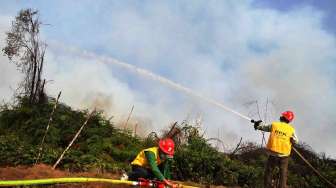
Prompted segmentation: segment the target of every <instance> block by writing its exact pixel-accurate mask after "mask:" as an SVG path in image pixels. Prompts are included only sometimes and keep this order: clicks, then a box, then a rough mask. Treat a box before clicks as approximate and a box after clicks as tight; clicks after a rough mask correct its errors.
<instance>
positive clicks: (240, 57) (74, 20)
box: [0, 0, 336, 156]
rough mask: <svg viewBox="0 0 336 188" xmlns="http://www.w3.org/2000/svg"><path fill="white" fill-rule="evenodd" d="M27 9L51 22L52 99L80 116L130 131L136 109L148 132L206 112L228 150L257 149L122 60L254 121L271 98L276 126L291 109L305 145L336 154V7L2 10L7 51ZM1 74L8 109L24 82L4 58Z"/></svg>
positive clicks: (213, 112) (196, 103) (167, 4)
mask: <svg viewBox="0 0 336 188" xmlns="http://www.w3.org/2000/svg"><path fill="white" fill-rule="evenodd" d="M28 7H29V8H35V9H38V10H39V11H40V18H41V20H42V22H44V23H45V24H47V25H45V26H43V27H42V38H43V40H45V41H46V42H47V43H48V49H47V64H46V68H45V76H46V77H47V79H48V80H52V81H51V82H50V84H49V85H48V86H47V91H48V93H49V94H50V95H57V92H58V91H59V90H62V91H63V95H62V100H63V102H66V103H68V104H70V105H72V106H73V107H76V108H92V107H95V106H98V107H99V108H101V109H104V110H105V111H106V113H107V115H108V116H110V115H115V121H116V122H122V121H123V120H124V119H125V118H126V117H125V116H126V115H127V114H128V111H129V110H130V108H131V106H132V105H135V111H134V118H133V119H132V122H133V123H135V122H136V121H139V122H142V123H143V126H144V127H145V129H144V134H145V133H146V132H148V131H150V130H160V129H161V128H162V127H164V126H165V125H167V124H169V123H170V122H173V121H175V120H178V121H181V120H183V119H186V118H188V117H189V118H195V116H198V114H201V115H202V116H203V119H204V129H205V130H207V134H208V136H209V137H211V136H217V132H218V130H221V131H220V138H221V139H223V140H224V141H225V143H227V145H228V148H230V146H232V145H235V144H236V142H237V141H239V139H240V136H243V137H244V139H245V140H254V141H259V140H260V139H259V137H260V134H258V133H256V132H255V131H253V130H252V129H251V130H250V129H248V128H247V127H246V126H247V125H248V122H246V121H245V120H242V119H240V118H239V117H237V116H235V115H234V114H230V113H228V112H225V111H222V109H218V108H217V107H214V106H212V105H210V104H207V103H206V102H202V100H199V99H197V98H193V97H191V96H188V95H185V94H183V93H181V92H178V91H175V90H174V89H171V88H169V87H167V86H165V85H164V84H162V83H160V82H157V81H153V80H152V79H150V78H149V77H148V76H144V75H138V74H134V72H132V71H129V70H127V69H124V68H121V67H120V66H116V64H115V63H114V64H113V61H114V60H118V61H121V62H124V63H126V64H131V65H134V66H137V67H140V68H143V69H146V70H148V71H151V72H153V73H155V74H158V75H161V76H164V77H166V78H168V79H170V80H173V81H175V82H177V83H180V84H182V85H184V86H186V87H189V88H191V89H193V90H194V91H195V92H197V93H200V94H202V95H204V96H207V97H210V98H213V99H215V100H217V101H218V102H220V103H223V104H225V105H227V106H229V107H231V108H233V109H235V110H237V111H239V112H242V113H243V114H246V115H248V116H250V117H252V118H258V115H257V113H256V106H255V105H246V104H252V103H251V101H256V100H257V101H258V102H259V103H260V104H259V105H260V106H261V107H264V108H261V110H264V111H265V105H266V103H267V100H269V101H271V104H272V107H269V109H271V110H269V111H268V112H267V117H268V118H267V119H268V121H270V120H271V119H277V118H278V114H279V113H280V112H281V111H283V110H287V109H292V110H293V111H295V113H296V114H297V119H296V121H295V122H294V123H295V125H297V126H296V128H297V131H298V135H299V137H300V138H302V140H303V141H305V142H307V143H308V144H310V145H312V146H313V147H314V148H316V150H317V151H328V152H327V154H328V153H330V155H333V156H336V150H333V151H330V150H329V148H336V142H335V140H334V135H333V133H334V132H335V131H336V128H335V126H334V125H335V123H336V118H335V117H336V114H335V113H336V109H335V106H336V105H335V101H336V100H335V96H336V95H335V94H336V87H335V78H334V76H333V75H334V74H335V71H336V69H335V67H336V66H335V61H336V42H335V41H336V28H335V27H336V26H335V23H336V22H335V15H334V14H333V12H335V9H336V6H335V1H333V0H330V1H326V0H322V1H318V3H317V1H293V0H292V1H289V0H284V1H266V0H260V1H251V0H246V1H243V0H240V1H237V0H229V1H107V0H99V1H94V2H93V1H65V0H63V1H42V0H41V1H3V2H2V6H1V8H0V10H1V11H0V39H1V40H0V45H1V47H2V46H3V45H4V42H3V39H4V32H5V31H7V30H8V29H9V24H10V22H11V20H13V18H14V16H15V15H16V14H17V12H18V11H19V10H20V9H22V8H28ZM87 53H91V54H94V57H88V56H87ZM102 56H104V57H106V59H108V60H109V63H108V62H102V60H101V57H102ZM0 68H1V69H0V73H1V75H2V77H1V81H0V93H2V94H3V96H4V100H9V99H10V98H9V97H8V96H9V94H10V93H11V91H12V90H11V89H10V88H15V83H17V82H18V80H20V75H19V74H18V73H17V71H16V70H15V67H13V66H12V65H10V64H9V63H8V61H7V60H6V59H5V58H4V57H0ZM321 96H323V97H321ZM307 109H309V110H307ZM261 113H266V112H261ZM315 135H318V136H319V137H324V138H325V139H324V140H323V143H324V144H321V140H320V139H318V138H314V137H315ZM257 138H258V139H257Z"/></svg>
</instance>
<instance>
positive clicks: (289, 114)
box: [281, 111, 294, 122]
mask: <svg viewBox="0 0 336 188" xmlns="http://www.w3.org/2000/svg"><path fill="white" fill-rule="evenodd" d="M281 115H282V117H284V118H285V119H287V120H288V122H291V121H292V120H293V119H294V113H293V112H292V111H286V112H282V114H281Z"/></svg>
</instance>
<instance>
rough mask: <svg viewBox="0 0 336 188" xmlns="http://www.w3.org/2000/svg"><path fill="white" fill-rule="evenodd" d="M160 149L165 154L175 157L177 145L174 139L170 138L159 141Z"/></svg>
mask: <svg viewBox="0 0 336 188" xmlns="http://www.w3.org/2000/svg"><path fill="white" fill-rule="evenodd" d="M159 147H160V149H161V150H162V151H163V152H164V153H166V154H168V155H170V156H172V155H174V147H175V143H174V141H173V140H172V139H170V138H164V139H161V140H160V141H159Z"/></svg>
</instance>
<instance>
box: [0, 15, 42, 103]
mask: <svg viewBox="0 0 336 188" xmlns="http://www.w3.org/2000/svg"><path fill="white" fill-rule="evenodd" d="M41 24H42V23H41V22H40V20H39V16H38V11H37V10H32V9H24V10H21V11H20V12H19V14H18V15H17V16H16V17H15V20H14V21H13V22H12V27H11V30H10V31H9V32H7V33H6V34H7V38H6V43H7V45H6V46H5V47H4V48H3V49H2V51H3V52H4V54H5V55H6V56H7V57H8V58H9V60H10V62H12V63H15V64H16V66H17V67H18V69H19V70H20V71H21V72H22V73H23V74H24V80H23V81H22V83H21V84H20V86H19V87H20V89H22V91H21V92H22V94H23V95H24V96H26V97H28V99H29V103H30V104H36V103H39V102H43V101H44V99H45V98H46V96H45V94H44V84H45V80H44V79H42V73H43V63H44V55H45V50H46V46H47V45H46V44H45V43H44V42H42V41H41V40H40V36H39V34H40V25H41Z"/></svg>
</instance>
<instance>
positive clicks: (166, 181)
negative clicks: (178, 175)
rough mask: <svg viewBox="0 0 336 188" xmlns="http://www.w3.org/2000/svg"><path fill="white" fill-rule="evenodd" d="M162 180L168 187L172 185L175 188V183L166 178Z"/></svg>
mask: <svg viewBox="0 0 336 188" xmlns="http://www.w3.org/2000/svg"><path fill="white" fill-rule="evenodd" d="M163 182H164V183H165V184H166V185H168V186H169V187H172V188H177V184H175V183H173V182H171V181H169V180H167V179H164V180H163Z"/></svg>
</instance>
